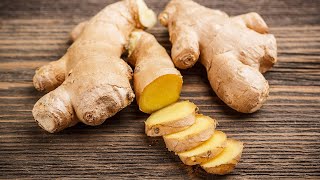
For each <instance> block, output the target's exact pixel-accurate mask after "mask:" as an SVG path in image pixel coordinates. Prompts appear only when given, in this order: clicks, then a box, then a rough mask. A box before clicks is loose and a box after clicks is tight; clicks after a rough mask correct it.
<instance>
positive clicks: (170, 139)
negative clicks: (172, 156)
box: [163, 114, 216, 152]
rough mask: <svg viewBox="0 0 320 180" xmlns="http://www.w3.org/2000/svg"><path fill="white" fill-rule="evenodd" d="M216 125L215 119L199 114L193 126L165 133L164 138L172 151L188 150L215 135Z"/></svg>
mask: <svg viewBox="0 0 320 180" xmlns="http://www.w3.org/2000/svg"><path fill="white" fill-rule="evenodd" d="M215 127H216V121H215V120H214V119H211V118H210V117H208V116H204V115H199V114H197V115H196V121H195V123H194V124H193V125H192V126H190V127H189V128H187V129H185V130H183V131H180V132H177V133H174V134H169V135H165V136H163V139H164V141H165V143H166V146H167V148H168V149H169V150H170V151H174V152H182V151H187V150H190V149H192V148H194V147H196V146H198V145H199V144H201V143H203V142H204V141H206V140H208V139H209V138H210V137H211V136H212V135H213V133H214V129H215Z"/></svg>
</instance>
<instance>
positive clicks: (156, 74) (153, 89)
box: [129, 31, 183, 113]
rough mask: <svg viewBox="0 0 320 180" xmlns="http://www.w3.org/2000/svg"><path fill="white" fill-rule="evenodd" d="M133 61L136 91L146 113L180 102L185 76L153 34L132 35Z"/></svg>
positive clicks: (131, 59) (130, 53) (135, 32)
mask: <svg viewBox="0 0 320 180" xmlns="http://www.w3.org/2000/svg"><path fill="white" fill-rule="evenodd" d="M129 62H130V63H131V64H132V65H133V66H135V69H134V75H133V76H134V91H135V94H136V98H137V103H138V105H139V108H140V110H141V111H142V112H145V113H152V112H154V111H156V110H159V109H161V108H163V107H166V106H168V105H170V104H172V103H174V102H176V101H177V100H178V99H179V97H180V93H181V88H182V83H183V81H182V76H181V74H180V72H179V71H178V70H177V69H176V68H175V67H174V64H173V63H172V60H171V58H170V56H169V55H168V54H167V52H166V50H165V49H164V48H163V47H162V46H161V45H160V44H159V43H158V42H157V40H156V38H155V37H154V36H153V35H151V34H149V33H147V32H144V31H134V32H132V33H131V35H130V40H129Z"/></svg>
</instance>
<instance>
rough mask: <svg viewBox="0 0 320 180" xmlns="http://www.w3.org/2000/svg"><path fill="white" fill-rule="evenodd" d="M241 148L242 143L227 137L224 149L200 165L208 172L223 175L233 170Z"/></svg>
mask: <svg viewBox="0 0 320 180" xmlns="http://www.w3.org/2000/svg"><path fill="white" fill-rule="evenodd" d="M242 150H243V143H242V142H240V141H237V140H233V139H228V140H227V143H226V147H225V148H224V150H223V151H222V152H221V153H220V154H219V155H218V156H216V157H214V158H213V159H211V160H209V161H207V162H205V163H202V164H201V167H202V168H203V169H204V170H205V171H207V172H208V173H213V174H219V175H224V174H227V173H230V172H231V171H233V169H234V167H235V166H236V165H237V164H238V162H239V160H240V158H241V154H242Z"/></svg>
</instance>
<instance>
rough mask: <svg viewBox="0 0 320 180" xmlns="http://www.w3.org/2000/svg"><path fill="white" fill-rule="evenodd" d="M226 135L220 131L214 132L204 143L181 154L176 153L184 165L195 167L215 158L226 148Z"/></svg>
mask: <svg viewBox="0 0 320 180" xmlns="http://www.w3.org/2000/svg"><path fill="white" fill-rule="evenodd" d="M226 141H227V135H226V134H225V133H223V132H222V131H215V132H214V134H213V135H212V136H211V138H210V139H208V140H207V141H206V142H204V143H202V144H201V145H199V146H197V147H195V148H193V149H191V150H189V151H185V152H182V153H178V156H179V157H180V159H181V161H182V162H183V163H184V164H186V165H196V164H200V163H203V162H206V161H208V160H209V159H211V158H212V157H215V156H216V155H217V154H219V153H220V152H221V151H223V149H224V147H225V146H226Z"/></svg>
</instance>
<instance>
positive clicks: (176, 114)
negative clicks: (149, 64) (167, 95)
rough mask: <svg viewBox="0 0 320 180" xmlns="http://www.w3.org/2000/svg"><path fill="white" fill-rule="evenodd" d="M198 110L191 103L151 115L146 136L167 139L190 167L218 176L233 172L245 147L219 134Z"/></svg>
mask: <svg viewBox="0 0 320 180" xmlns="http://www.w3.org/2000/svg"><path fill="white" fill-rule="evenodd" d="M197 109H198V108H197V106H196V105H195V104H193V103H192V102H189V101H181V102H177V103H175V104H172V105H170V106H167V107H165V108H163V109H161V110H159V111H157V112H155V113H153V114H151V116H150V117H149V118H148V119H147V120H146V122H145V132H146V134H147V135H148V136H163V139H164V142H165V144H166V146H167V148H168V150H169V151H173V152H175V153H176V154H177V155H178V156H179V157H180V159H181V161H182V162H183V163H184V164H186V165H197V164H199V165H200V166H201V167H202V168H203V169H204V170H205V171H206V172H208V173H212V174H218V175H224V174H228V173H230V172H232V171H233V169H234V168H235V166H236V165H237V163H238V162H239V160H240V158H241V154H242V150H243V143H242V142H240V141H237V140H234V139H228V138H227V135H226V134H225V133H223V132H222V131H217V130H215V128H216V125H217V122H216V120H214V119H212V118H210V117H208V116H204V115H201V114H197V113H196V112H197Z"/></svg>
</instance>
